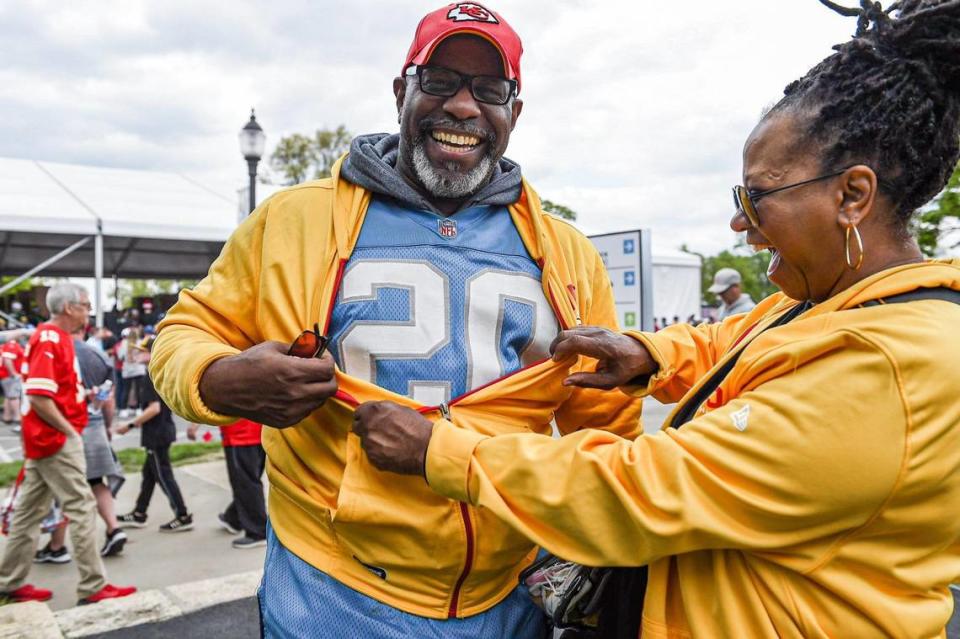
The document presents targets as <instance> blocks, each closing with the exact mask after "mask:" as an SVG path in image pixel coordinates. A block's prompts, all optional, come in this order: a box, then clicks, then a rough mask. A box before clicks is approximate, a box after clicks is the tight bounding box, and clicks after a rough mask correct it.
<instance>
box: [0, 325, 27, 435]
mask: <svg viewBox="0 0 960 639" xmlns="http://www.w3.org/2000/svg"><path fill="white" fill-rule="evenodd" d="M23 361H24V360H23V347H22V346H20V342H19V341H17V339H16V338H14V337H11V338H9V339H8V340H7V341H6V342H4V343H3V346H0V386H2V388H3V423H4V424H7V425H8V426H9V425H10V424H12V423H14V422H18V421H20V375H21V370H20V369H21V367H22V366H23Z"/></svg>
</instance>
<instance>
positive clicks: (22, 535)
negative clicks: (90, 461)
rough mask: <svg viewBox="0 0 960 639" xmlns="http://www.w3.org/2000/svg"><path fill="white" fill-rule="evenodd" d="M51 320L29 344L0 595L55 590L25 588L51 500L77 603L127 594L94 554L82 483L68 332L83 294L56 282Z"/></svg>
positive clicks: (45, 595) (82, 419) (42, 596)
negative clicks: (66, 546) (20, 459)
mask: <svg viewBox="0 0 960 639" xmlns="http://www.w3.org/2000/svg"><path fill="white" fill-rule="evenodd" d="M47 308H48V309H49V310H50V314H51V317H50V321H49V322H44V323H43V324H40V326H38V327H37V329H36V331H34V333H33V336H32V337H31V338H30V342H29V343H28V344H27V351H26V358H27V367H26V375H25V380H24V384H23V387H24V391H25V393H26V399H27V402H28V404H29V409H28V410H27V412H26V414H24V416H23V456H24V458H25V462H24V471H25V474H24V478H23V484H22V485H21V486H20V494H19V497H18V500H17V506H16V510H15V511H14V515H13V521H12V522H11V524H10V537H9V539H8V540H7V547H6V549H5V551H4V555H3V560H2V562H0V596H2V597H4V598H6V599H8V600H13V601H46V600H48V599H50V598H51V597H52V596H53V593H52V592H51V591H49V590H46V589H43V588H36V587H34V586H31V585H30V584H25V583H24V581H25V580H26V578H27V574H28V573H29V572H30V566H32V565H33V551H34V549H35V548H36V546H37V536H38V535H39V532H40V522H41V521H42V520H43V518H44V517H45V516H46V514H47V512H48V510H49V509H50V503H51V501H52V500H53V498H56V499H57V500H58V501H59V502H60V506H61V508H62V509H63V513H64V514H65V515H66V516H67V517H68V518H69V519H70V522H71V525H70V533H71V534H70V537H71V539H72V541H73V551H74V556H75V557H76V559H77V568H78V569H79V571H80V581H79V583H78V584H77V593H78V596H79V599H80V601H79V602H78V603H80V604H88V603H95V602H98V601H102V600H104V599H112V598H115V597H125V596H127V595H129V594H132V593H134V592H136V588H134V587H132V586H130V587H117V586H113V585H110V584H108V583H107V581H106V575H105V571H104V568H103V562H102V561H101V560H100V553H99V552H98V550H97V544H96V535H95V530H96V528H95V517H96V508H97V503H96V500H95V499H94V497H93V493H92V492H91V490H90V485H89V484H88V483H87V478H86V460H85V459H84V455H83V443H82V440H81V438H80V433H81V432H82V431H83V427H84V426H86V424H87V407H86V392H85V390H84V387H83V384H81V382H80V376H79V373H78V371H79V366H78V364H77V358H76V353H75V351H74V349H73V338H71V337H70V333H72V332H73V331H75V330H78V329H81V328H83V327H84V326H86V324H87V317H88V315H89V314H90V298H89V296H88V294H87V291H86V289H84V288H83V287H82V286H78V285H76V284H71V283H69V282H62V283H59V284H55V285H54V286H52V287H51V288H50V290H49V291H48V292H47Z"/></svg>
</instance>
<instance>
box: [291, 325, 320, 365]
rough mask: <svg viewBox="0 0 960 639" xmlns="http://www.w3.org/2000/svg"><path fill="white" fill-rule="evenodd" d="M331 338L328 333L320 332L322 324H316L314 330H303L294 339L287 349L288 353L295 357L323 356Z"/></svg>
mask: <svg viewBox="0 0 960 639" xmlns="http://www.w3.org/2000/svg"><path fill="white" fill-rule="evenodd" d="M328 343H330V339H329V338H328V337H327V336H326V335H321V334H320V325H319V324H314V325H313V330H312V331H309V330H308V331H303V332H302V333H300V335H299V336H297V339H295V340H293V343H292V344H290V348H289V349H287V355H291V356H293V357H302V358H304V359H310V358H311V357H322V356H323V351H324V350H326V348H327V344H328Z"/></svg>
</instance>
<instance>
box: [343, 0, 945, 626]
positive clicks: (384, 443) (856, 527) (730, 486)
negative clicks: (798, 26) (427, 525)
mask: <svg viewBox="0 0 960 639" xmlns="http://www.w3.org/2000/svg"><path fill="white" fill-rule="evenodd" d="M822 1H823V3H824V4H826V5H828V6H830V7H831V8H834V9H837V10H840V11H842V12H844V13H847V14H850V13H856V15H857V16H858V18H859V19H858V27H857V33H856V36H855V37H854V38H853V39H852V40H851V41H849V42H847V43H845V44H842V45H839V46H837V47H835V49H836V52H835V53H834V54H833V55H831V56H830V57H828V58H826V59H825V60H823V61H822V62H821V63H820V64H818V65H817V66H815V67H814V68H812V69H811V70H810V71H809V72H808V73H807V74H806V75H805V76H804V77H803V78H801V79H800V80H798V81H796V82H793V83H792V84H790V85H789V86H788V87H787V88H786V90H785V95H784V97H783V99H782V100H780V102H779V103H777V104H776V106H774V107H773V109H772V110H770V111H769V112H768V113H767V114H766V115H765V116H764V117H763V120H762V121H761V122H760V123H759V124H758V125H757V127H756V128H755V129H754V131H753V132H752V133H751V134H750V137H749V138H748V140H747V141H746V144H745V146H744V152H743V178H744V186H738V187H736V188H735V189H734V193H735V201H736V214H735V215H734V217H733V219H732V221H731V226H732V227H733V229H734V230H736V231H739V232H744V233H746V239H747V242H748V243H749V244H751V245H752V246H753V247H754V248H756V249H758V250H769V251H770V252H771V253H772V258H771V260H770V267H769V277H770V279H771V281H773V282H774V283H776V284H777V285H778V286H779V287H780V289H781V290H782V293H778V294H775V295H773V296H771V297H770V298H768V299H766V300H764V301H763V302H761V303H760V304H758V305H757V307H756V308H755V309H754V310H753V311H751V312H750V313H748V314H744V315H738V316H733V317H731V318H729V319H727V320H726V321H724V322H723V323H721V324H715V325H704V326H700V327H697V328H693V327H690V326H688V325H685V324H677V325H674V326H671V327H669V328H667V329H664V330H661V331H660V332H658V333H639V332H631V331H628V332H626V333H624V334H617V333H612V332H610V331H606V330H604V329H599V328H589V327H582V328H575V329H572V330H569V331H565V332H563V333H562V334H561V335H560V336H559V337H558V338H557V340H556V341H555V343H554V359H556V360H563V359H566V358H568V357H571V356H573V355H576V354H582V355H586V356H589V357H593V358H596V359H597V360H598V361H599V363H598V365H597V368H596V372H594V373H578V374H575V375H573V376H571V377H569V378H568V379H567V380H566V382H565V384H567V385H569V386H582V387H596V388H610V389H612V388H615V387H620V388H621V389H623V390H624V391H625V392H633V393H636V394H639V395H645V394H652V395H654V396H655V397H657V398H658V399H660V400H661V401H664V402H668V403H672V402H679V403H678V407H677V409H676V410H675V411H674V412H673V414H672V415H671V417H670V418H669V421H668V427H666V428H665V429H664V430H662V431H661V432H659V433H657V434H656V435H652V436H644V437H640V438H638V439H637V440H636V441H634V442H631V441H627V440H623V439H620V438H618V437H616V436H615V435H612V434H610V433H606V432H602V431H596V430H586V431H581V432H577V433H574V434H572V435H568V436H566V437H563V438H562V439H559V440H552V439H550V438H546V437H541V436H538V435H534V434H529V433H526V434H515V435H501V436H498V437H485V436H483V435H481V434H479V433H475V432H471V431H470V430H469V429H466V428H460V427H457V426H456V425H455V424H456V422H457V409H458V408H460V410H462V411H468V410H469V409H468V407H467V408H461V407H451V416H450V419H444V420H438V421H436V422H434V423H430V422H428V421H427V420H426V419H424V417H423V416H422V415H419V414H418V413H415V412H412V411H410V410H409V409H404V408H401V407H398V406H396V405H390V404H387V403H379V404H373V405H365V406H361V407H360V408H359V409H358V410H357V418H356V420H355V431H356V432H357V433H358V434H359V435H360V436H361V437H362V438H363V444H364V449H365V450H366V451H367V454H368V456H369V458H370V460H371V461H372V462H373V463H374V464H375V465H377V466H378V467H380V468H382V469H384V470H394V471H395V472H408V473H410V472H423V474H424V475H425V477H426V479H427V480H428V482H429V484H430V486H431V487H433V489H434V490H436V491H437V492H439V493H441V494H443V495H445V496H447V497H450V498H453V499H457V500H460V501H463V502H467V503H469V504H472V505H475V506H480V507H483V508H486V509H488V510H490V511H492V512H494V513H496V514H497V515H498V516H500V517H501V518H503V519H504V520H505V521H507V522H509V523H510V524H512V525H513V526H515V527H517V528H518V529H519V530H522V531H523V532H524V533H525V534H527V535H528V536H529V537H530V538H531V539H533V540H534V541H536V542H537V543H539V544H541V545H542V546H543V547H545V548H546V549H548V550H549V551H551V552H552V553H555V554H556V555H558V556H560V557H564V558H565V559H568V560H571V561H576V562H579V563H581V564H585V565H591V566H643V565H648V566H649V572H648V580H647V582H646V591H645V596H644V594H643V587H642V586H640V587H638V588H635V590H634V591H633V592H634V593H635V594H634V595H633V598H629V597H627V596H624V594H625V591H624V590H622V589H621V588H619V587H618V588H614V587H608V588H607V590H608V591H609V592H611V593H612V594H613V595H614V597H613V599H617V598H619V599H620V601H621V602H624V601H625V602H626V605H625V606H621V607H620V609H618V610H615V611H614V612H616V613H617V615H615V616H612V617H608V618H612V619H616V621H615V622H613V623H611V624H608V627H607V629H606V632H607V634H604V635H603V636H622V637H628V636H629V637H634V638H635V637H636V636H637V632H638V626H639V625H640V622H641V619H640V617H641V615H640V612H639V611H640V610H641V609H642V635H643V637H644V639H647V638H648V637H691V636H693V637H747V636H750V637H852V638H857V639H860V638H866V637H886V636H894V637H935V636H943V633H944V626H945V625H946V623H947V621H948V619H949V617H950V614H951V611H952V609H953V602H952V600H951V596H950V591H949V588H948V585H949V584H950V583H951V582H953V581H955V580H958V578H960V517H957V513H958V512H960V401H958V397H960V374H958V372H957V362H960V338H958V329H960V260H954V261H949V260H945V261H924V260H923V258H922V256H921V253H920V251H919V249H918V247H917V244H916V242H915V241H914V240H913V239H911V237H910V234H909V232H908V222H909V220H910V217H911V215H913V213H914V212H915V211H916V210H917V209H918V208H919V207H921V206H923V205H924V204H925V203H926V202H928V201H929V200H930V199H931V198H932V197H934V196H935V195H936V194H937V193H938V192H939V191H940V190H941V189H942V188H943V187H944V185H945V184H946V183H947V179H948V177H949V176H950V174H951V172H952V170H953V169H954V166H955V165H956V163H957V159H958V154H960V152H958V145H960V0H904V1H903V2H900V3H897V5H895V6H894V7H893V9H892V10H887V11H884V10H883V9H882V8H881V7H880V5H879V4H877V3H874V2H869V1H867V0H864V1H863V2H862V3H861V7H860V8H859V9H858V10H856V12H852V11H850V10H847V9H844V8H843V7H840V6H839V5H836V4H834V3H833V2H827V1H826V0H822ZM465 416H466V414H465ZM428 444H429V447H428ZM421 469H422V470H421ZM625 574H626V575H627V576H633V577H637V579H633V580H630V579H621V581H620V582H619V583H620V584H623V583H632V584H634V585H635V586H636V585H637V584H642V583H643V581H644V580H643V577H642V576H640V575H639V574H638V573H636V572H634V573H624V572H622V571H616V572H615V573H614V575H615V578H621V577H623V575H625ZM597 583H599V582H597ZM609 584H610V582H608V586H609ZM589 598H590V597H589V596H587V597H585V599H584V600H586V599H589ZM605 612H606V611H605Z"/></svg>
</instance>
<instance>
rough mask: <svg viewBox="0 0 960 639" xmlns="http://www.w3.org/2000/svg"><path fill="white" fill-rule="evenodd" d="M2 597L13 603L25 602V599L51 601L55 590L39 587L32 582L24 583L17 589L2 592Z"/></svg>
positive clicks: (0, 595) (0, 594)
mask: <svg viewBox="0 0 960 639" xmlns="http://www.w3.org/2000/svg"><path fill="white" fill-rule="evenodd" d="M0 597H2V598H3V599H6V600H8V601H10V602H13V603H23V602H24V601H50V599H51V598H52V597H53V591H52V590H47V589H46V588H37V587H35V586H31V585H30V584H24V585H22V586H20V587H19V588H17V589H16V590H11V591H10V592H2V593H0Z"/></svg>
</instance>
